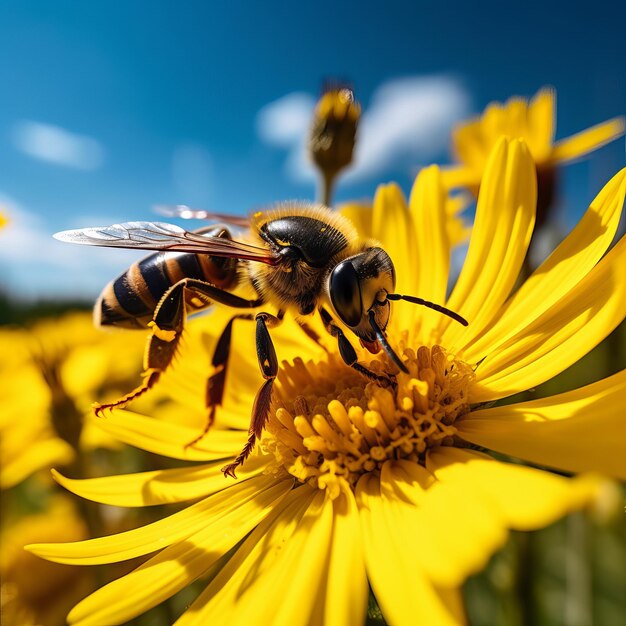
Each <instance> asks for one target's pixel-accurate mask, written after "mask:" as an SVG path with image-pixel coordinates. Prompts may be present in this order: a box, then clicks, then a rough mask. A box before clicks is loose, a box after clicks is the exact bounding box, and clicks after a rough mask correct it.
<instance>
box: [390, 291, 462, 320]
mask: <svg viewBox="0 0 626 626" xmlns="http://www.w3.org/2000/svg"><path fill="white" fill-rule="evenodd" d="M387 299H388V300H405V301H406V302H410V303H411V304H421V305H422V306H425V307H428V308H429V309H433V310H434V311H439V313H443V314H444V315H447V316H448V317H451V318H452V319H453V320H455V321H456V322H458V323H459V324H463V326H469V322H468V321H467V320H466V319H465V318H464V317H461V316H460V315H459V314H458V313H455V312H454V311H451V310H450V309H446V307H445V306H441V305H440V304H435V303H434V302H429V301H428V300H422V298H418V297H417V296H401V295H400V294H399V293H388V294H387Z"/></svg>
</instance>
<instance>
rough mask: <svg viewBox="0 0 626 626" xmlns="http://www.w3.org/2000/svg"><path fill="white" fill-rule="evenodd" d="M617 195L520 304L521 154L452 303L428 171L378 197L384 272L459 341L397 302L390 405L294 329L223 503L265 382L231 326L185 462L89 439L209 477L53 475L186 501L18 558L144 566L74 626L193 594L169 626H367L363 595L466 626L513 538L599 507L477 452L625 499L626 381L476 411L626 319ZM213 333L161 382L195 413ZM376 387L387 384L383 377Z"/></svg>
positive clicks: (529, 209) (166, 442) (165, 435)
mask: <svg viewBox="0 0 626 626" xmlns="http://www.w3.org/2000/svg"><path fill="white" fill-rule="evenodd" d="M625 192H626V170H624V171H622V172H620V173H619V174H617V175H616V176H615V177H614V178H613V179H612V180H611V181H609V183H607V185H606V186H605V187H604V189H603V190H602V191H601V192H600V193H599V194H598V196H597V198H596V199H595V200H594V202H593V203H592V204H591V206H590V207H589V209H588V211H587V212H586V214H585V215H584V216H583V218H582V220H581V222H580V223H579V225H578V226H577V227H576V228H575V229H574V230H573V231H572V233H571V234H570V235H569V236H568V237H567V238H566V239H565V240H564V241H563V242H562V243H561V245H560V246H559V247H558V248H557V249H556V250H555V251H554V253H553V254H552V255H551V256H550V257H549V258H548V259H547V260H546V261H545V262H544V264H543V265H542V266H541V267H540V268H538V270H537V271H536V272H535V273H534V274H533V275H532V276H531V277H530V278H529V279H528V281H527V282H526V283H525V284H524V285H523V286H522V287H521V288H520V289H518V290H517V291H516V292H514V293H512V290H513V287H514V285H515V282H516V279H517V277H518V274H519V272H520V268H521V266H522V262H523V259H524V257H525V254H526V248H527V246H528V244H529V241H530V237H531V233H532V230H533V225H534V221H535V205H536V175H535V166H534V163H533V161H532V158H531V156H530V153H529V150H528V149H527V147H526V146H525V144H524V143H523V142H522V141H518V140H514V141H508V140H505V139H502V140H500V141H499V142H498V143H497V145H496V147H495V148H494V150H493V152H492V154H491V156H490V158H489V161H488V163H487V166H486V168H485V174H484V178H483V180H482V183H481V189H480V195H479V198H478V206H477V211H476V221H475V226H474V229H473V231H472V235H471V239H470V243H469V250H468V254H467V259H466V261H465V265H464V267H463V269H462V271H461V274H460V276H459V278H458V280H457V282H456V285H455V287H454V289H453V290H452V292H451V294H450V297H449V298H447V299H446V290H447V283H448V270H449V262H450V261H449V260H450V242H449V236H448V234H447V228H446V223H447V219H448V216H447V212H446V202H445V194H444V191H443V186H442V184H441V180H440V173H439V170H438V169H437V168H436V167H431V168H427V169H425V170H424V171H422V172H421V173H420V175H419V177H418V179H417V181H416V183H415V187H414V189H413V192H412V194H411V200H410V202H409V204H408V206H407V203H406V202H405V200H404V198H403V197H402V195H401V193H400V192H399V190H398V189H397V187H395V186H393V185H390V186H384V187H381V188H380V189H379V190H378V192H377V194H376V196H375V199H374V204H373V209H372V220H371V225H370V229H371V231H370V233H371V235H372V236H374V237H376V238H377V239H378V240H380V242H381V243H382V245H383V246H384V247H385V249H386V250H387V251H388V252H389V253H390V254H391V256H392V258H393V261H394V264H395V267H396V272H397V278H398V292H399V293H414V294H419V296H420V297H423V298H425V299H428V300H431V301H435V302H441V303H444V302H445V304H446V306H448V307H449V308H451V309H453V310H456V311H457V312H458V313H460V314H461V315H463V316H464V317H465V318H466V319H468V320H469V321H470V324H469V326H468V327H467V328H464V327H461V326H460V325H456V324H454V323H453V322H452V321H451V320H449V319H448V318H445V317H442V316H441V315H438V314H437V313H436V312H434V311H431V310H426V309H422V308H419V307H415V306H411V305H410V304H408V303H397V304H396V305H395V308H394V312H393V316H392V321H391V323H390V325H389V326H388V335H389V340H390V342H391V343H392V345H394V346H396V347H398V348H400V353H401V354H402V355H403V356H402V358H403V361H404V363H405V365H406V367H407V368H408V370H409V373H408V374H404V373H399V374H397V386H396V387H394V388H383V387H380V386H378V385H377V384H374V383H368V384H364V380H363V379H362V378H361V377H360V376H359V375H358V374H357V373H355V372H354V371H353V370H352V369H350V368H348V367H346V366H345V365H343V364H342V363H341V361H340V359H339V357H338V355H337V353H336V347H334V346H333V344H332V343H331V342H328V344H327V348H326V349H324V348H322V347H320V346H319V345H317V344H316V343H315V342H313V341H311V340H310V339H309V338H308V337H306V336H305V335H304V334H303V333H302V331H301V330H300V329H299V328H298V327H297V326H296V325H295V323H293V322H290V321H286V322H285V324H284V325H283V326H282V327H280V328H278V329H276V330H275V332H274V331H273V336H274V343H275V345H276V350H277V354H278V355H279V358H282V359H286V361H285V362H283V365H282V367H281V371H280V374H279V378H278V382H277V384H276V394H275V397H274V400H273V403H272V407H271V412H270V418H269V423H268V426H267V430H266V431H265V432H264V434H263V437H262V439H261V441H260V443H259V444H258V445H257V448H256V451H255V453H254V454H253V456H252V457H251V458H250V459H249V460H248V461H247V462H246V463H245V464H244V466H243V467H242V468H240V470H239V471H238V479H237V480H236V481H235V482H233V481H231V480H230V479H225V478H224V476H223V475H222V473H221V471H220V468H221V467H222V466H223V465H224V464H225V462H228V461H230V460H232V459H234V457H235V456H236V455H237V454H238V453H239V451H240V449H241V446H242V444H243V443H244V441H245V440H246V438H247V433H246V431H247V428H248V423H249V417H250V407H251V405H252V402H253V399H254V396H255V393H256V391H257V389H258V387H259V384H260V382H261V381H260V376H259V374H258V369H257V363H256V358H255V355H254V350H252V349H251V346H252V345H253V340H254V339H253V337H254V331H253V328H251V326H252V325H249V324H248V325H246V323H245V322H243V321H242V322H241V326H240V327H238V329H237V332H236V333H234V334H233V340H234V343H233V346H232V354H233V355H236V358H234V359H233V365H232V367H231V368H230V373H229V378H228V384H227V392H226V398H225V400H224V406H223V409H222V410H221V411H220V412H218V415H217V420H216V428H215V430H213V431H211V432H210V433H209V435H208V436H206V437H205V438H204V439H202V440H201V441H200V442H198V443H197V444H196V445H195V446H194V447H192V448H187V447H186V444H187V443H188V442H189V441H191V440H193V439H194V438H195V437H196V435H197V428H194V427H192V426H190V425H185V424H183V423H180V421H179V423H173V422H169V421H166V420H163V419H158V420H156V419H153V418H150V417H147V416H145V415H141V414H139V413H134V412H131V411H121V410H116V411H114V412H113V413H112V414H111V415H110V417H108V418H107V419H103V420H99V421H98V424H99V425H100V426H101V427H102V428H103V429H104V430H105V431H106V432H108V433H109V434H111V435H113V436H115V437H117V438H118V439H120V440H121V441H123V442H126V443H128V444H130V445H134V446H137V447H139V448H142V449H144V450H148V451H150V452H153V453H156V454H161V455H164V456H168V457H172V458H175V459H181V460H186V461H201V462H202V463H201V464H198V465H193V466H185V467H181V468H179V469H172V470H155V471H150V472H144V473H137V474H128V475H121V476H114V477H107V478H98V479H90V480H82V481H81V480H72V479H68V478H64V477H63V476H60V475H58V474H57V480H58V481H59V482H60V483H61V484H63V485H64V486H66V487H67V488H68V489H69V490H71V491H73V492H74V493H77V494H79V495H81V496H83V497H85V498H88V499H90V500H94V501H96V502H102V503H105V504H111V505H115V506H125V507H143V506H151V505H156V504H163V503H180V502H186V501H192V502H193V503H192V504H190V505H189V506H188V507H187V508H184V509H182V510H179V511H178V512H176V513H174V514H172V515H170V516H169V517H166V518H163V519H161V520H159V521H157V522H154V523H152V524H149V525H147V526H144V527H141V528H137V529H135V530H131V531H127V532H124V533H120V534H117V535H111V536H108V537H102V538H98V539H92V540H88V541H83V542H74V543H67V544H56V545H55V544H39V545H33V546H30V548H29V549H30V550H31V551H32V552H34V553H35V554H37V555H39V556H42V557H44V558H47V559H49V560H52V561H58V562H60V563H67V564H75V565H92V564H102V563H111V562H117V561H123V560H126V559H130V558H134V557H137V556H142V555H149V554H151V553H153V552H156V554H155V555H154V556H151V557H150V558H148V560H147V561H146V562H145V563H144V564H143V565H141V566H139V567H138V568H136V569H135V570H134V571H132V572H130V573H129V574H127V575H126V576H123V577H121V578H119V579H117V580H115V581H113V582H111V583H109V584H108V585H106V586H104V587H102V588H101V589H99V590H98V591H96V592H95V593H93V594H92V595H90V596H89V597H87V598H86V599H85V600H83V601H82V602H80V603H79V604H78V605H77V606H76V607H75V608H74V609H73V610H72V611H71V612H70V614H69V617H68V619H69V621H70V623H72V624H81V625H82V626H87V625H90V624H91V625H94V626H101V625H102V624H120V623H124V622H126V621H127V620H129V619H132V618H133V617H134V616H136V615H139V614H141V613H142V612H144V611H146V610H148V609H149V608H151V607H153V606H155V605H157V604H159V603H160V602H162V601H164V600H166V599H167V598H169V597H170V596H172V595H173V594H175V593H176V592H177V591H179V590H181V589H183V588H184V587H186V586H187V585H189V584H190V583H191V582H193V581H194V580H196V579H197V578H200V577H207V583H206V588H205V590H204V591H203V592H202V593H201V594H200V596H199V597H198V598H197V599H196V601H195V602H193V604H192V605H191V606H190V607H189V609H188V610H187V611H186V612H185V613H184V614H183V615H182V616H181V617H180V618H179V620H178V621H177V622H176V624H177V625H178V626H189V625H191V624H197V625H204V624H211V623H228V624H233V625H236V624H242V625H243V624H246V625H247V624H250V623H259V624H263V623H272V624H286V625H289V626H293V625H298V624H302V625H304V624H322V623H324V624H337V625H343V624H360V623H363V621H364V617H365V611H366V605H367V595H368V582H369V585H371V587H372V589H373V591H374V594H375V596H376V599H377V601H378V603H379V605H380V607H381V609H382V611H383V614H384V616H385V619H386V620H387V621H388V622H389V623H393V624H407V625H409V624H410V625H413V624H416V623H422V624H461V623H464V620H465V618H464V613H463V608H462V601H461V595H460V591H459V588H460V585H461V584H462V583H463V582H464V580H465V579H466V578H467V576H469V575H470V574H472V573H474V572H476V571H478V570H479V569H481V568H482V567H483V566H484V565H485V563H486V562H487V560H488V559H489V557H490V555H491V554H492V553H493V552H494V551H495V550H496V549H497V548H498V547H500V546H501V545H502V544H503V543H504V541H505V539H506V536H507V533H508V530H509V529H518V530H531V529H535V528H539V527H542V526H544V525H546V524H549V523H550V522H552V521H553V520H555V519H557V518H558V517H560V516H562V515H563V514H565V513H566V512H567V511H570V510H572V509H576V508H580V507H582V506H585V505H586V504H588V503H590V502H592V501H593V500H594V499H595V497H596V495H597V493H598V487H599V485H600V483H599V482H598V480H597V479H593V478H590V477H586V476H582V477H579V478H573V479H567V478H564V477H560V476H556V475H553V474H551V473H549V472H545V471H542V470H538V469H533V468H530V467H525V466H522V465H518V464H508V463H503V462H500V461H497V460H495V459H494V458H492V457H490V456H488V455H487V454H484V453H482V452H478V451H476V450H475V449H474V448H473V447H472V445H471V443H475V444H478V445H480V446H485V447H486V448H489V449H492V450H495V451H498V452H503V453H505V454H513V455H515V456H516V457H519V458H521V459H525V460H528V461H531V462H534V463H537V464H540V465H542V466H547V467H553V468H557V469H560V470H565V471H568V472H574V473H579V472H580V473H583V472H589V471H591V472H594V471H595V472H602V473H604V474H606V475H609V476H615V477H620V478H626V461H625V457H624V455H623V450H624V447H625V445H626V436H625V435H626V432H625V429H624V422H623V419H621V418H622V415H621V413H622V412H623V400H622V398H623V393H624V387H625V385H626V372H621V373H619V374H616V375H615V376H613V377H611V378H609V379H607V380H604V381H600V382H598V383H594V384H592V385H589V386H587V387H584V388H582V389H577V390H575V391H572V392H568V393H564V394H561V395H559V396H555V397H552V398H547V399H541V400H536V401H533V402H529V403H522V404H510V405H508V406H503V407H493V408H488V404H489V403H492V402H493V401H495V400H498V399H500V398H504V397H506V396H510V395H512V394H515V393H518V392H520V391H523V390H526V389H528V388H532V387H535V386H536V385H539V384H540V383H542V382H543V381H546V380H548V379H550V378H552V377H553V376H555V375H556V374H558V373H559V372H561V371H563V370H564V369H566V368H567V367H568V366H569V365H571V364H573V363H574V362H576V361H577V360H578V359H579V358H580V357H582V356H583V355H584V354H586V353H587V352H588V351H589V350H590V349H592V348H593V347H594V346H595V345H596V344H597V343H598V342H600V341H601V340H602V339H603V338H604V337H605V336H606V335H607V334H609V333H610V332H611V331H612V329H613V328H615V327H616V325H617V324H619V323H620V322H621V321H622V320H623V318H624V315H625V313H626V275H625V274H626V240H624V239H622V240H620V241H619V242H618V243H617V245H615V246H614V247H613V248H612V249H611V250H610V251H609V252H608V253H607V254H606V255H605V253H606V251H607V249H608V248H609V246H610V244H611V242H612V240H613V237H614V235H615V232H616V230H617V226H618V222H619V219H620V215H621V209H622V205H623V201H624V195H625ZM493 207H498V210H497V211H494V210H493ZM223 315H224V312H223V311H221V310H218V311H216V312H215V314H213V315H210V316H208V317H206V318H201V319H198V320H196V321H195V322H191V323H190V324H189V326H188V336H187V342H186V348H185V351H184V352H183V353H182V354H181V359H180V362H179V364H178V366H177V368H175V369H174V370H173V371H172V372H171V374H169V375H168V376H167V378H165V379H164V381H163V384H164V385H168V384H169V385H170V388H171V393H172V395H174V396H176V397H179V398H180V401H181V403H182V404H183V405H184V407H185V409H184V412H185V413H189V412H193V411H195V412H196V413H197V415H198V416H201V415H202V413H203V406H204V398H203V393H204V389H205V384H204V383H205V381H206V377H207V375H208V372H207V366H206V364H207V363H208V362H209V358H208V354H211V348H212V346H214V345H215V342H216V340H217V336H219V333H220V331H221V329H222V328H223V325H222V324H221V319H222V317H223ZM361 357H362V358H363V359H365V358H366V354H365V353H362V354H361ZM369 367H370V368H371V369H372V370H377V371H379V372H389V373H392V372H395V370H394V369H393V366H392V365H391V364H390V363H389V362H388V361H387V359H386V358H384V357H381V356H379V357H374V358H373V359H372V360H371V362H370V363H369ZM158 416H159V417H160V418H162V417H163V415H162V414H161V412H160V411H159V412H158Z"/></svg>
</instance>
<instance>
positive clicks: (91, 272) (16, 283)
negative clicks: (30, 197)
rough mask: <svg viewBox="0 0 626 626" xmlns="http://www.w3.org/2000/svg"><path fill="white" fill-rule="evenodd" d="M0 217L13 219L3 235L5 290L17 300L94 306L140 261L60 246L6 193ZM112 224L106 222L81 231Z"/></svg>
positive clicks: (0, 272)
mask: <svg viewBox="0 0 626 626" xmlns="http://www.w3.org/2000/svg"><path fill="white" fill-rule="evenodd" d="M0 211H1V212H2V213H3V214H4V215H6V216H7V218H8V224H7V225H6V226H5V227H4V228H2V229H1V230H0V286H1V287H2V289H3V290H4V291H8V293H9V294H10V295H11V296H13V297H19V298H43V297H45V298H54V297H57V298H61V297H74V298H84V299H85V300H89V299H93V300H95V299H96V297H97V296H98V294H99V293H100V291H101V290H102V288H103V287H104V286H105V285H106V284H107V283H108V282H109V281H110V280H111V279H113V278H115V277H116V276H117V275H118V274H120V273H121V272H122V271H123V270H124V269H125V268H126V267H128V266H129V265H130V264H131V263H132V262H133V261H134V260H136V259H137V258H138V255H137V252H136V251H132V250H113V249H105V248H92V249H89V248H85V247H84V246H73V245H69V244H64V243H63V242H61V241H57V240H56V239H53V238H52V232H51V230H50V229H49V228H47V227H46V226H45V224H44V223H43V220H42V219H41V218H40V217H39V216H37V215H36V214H34V213H32V212H30V211H26V210H25V209H24V208H22V207H20V206H19V205H18V203H16V202H15V201H14V200H13V199H11V198H9V197H8V196H6V195H4V194H2V193H0ZM109 223H110V219H105V220H104V221H95V222H89V223H82V224H80V226H97V225H99V224H109ZM70 226H78V225H76V224H72V225H70Z"/></svg>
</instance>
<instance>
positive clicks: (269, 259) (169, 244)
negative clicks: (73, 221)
mask: <svg viewBox="0 0 626 626" xmlns="http://www.w3.org/2000/svg"><path fill="white" fill-rule="evenodd" d="M54 238H55V239H59V240H60V241H67V242H69V243H78V244H82V245H87V246H101V247H105V248H135V249H141V250H171V251H175V252H192V253H195V254H210V255H213V256H220V257H230V258H237V259H246V260H249V261H259V262H260V263H266V264H268V265H277V264H278V263H279V262H280V259H281V257H280V256H279V255H276V254H273V253H272V252H271V251H270V250H267V249H265V248H259V247H258V246H253V245H251V244H248V243H244V242H241V241H233V240H231V239H225V238H223V237H213V236H211V235H206V234H200V233H192V232H189V231H188V230H185V229H184V228H181V227H180V226H175V225H174V224H166V223H165V222H125V223H123V224H113V226H95V227H93V228H79V229H77V230H64V231H62V232H60V233H56V234H55V235H54Z"/></svg>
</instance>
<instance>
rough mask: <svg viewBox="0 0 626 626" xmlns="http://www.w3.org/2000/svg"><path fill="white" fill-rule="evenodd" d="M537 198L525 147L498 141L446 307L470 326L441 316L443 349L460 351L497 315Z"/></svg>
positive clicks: (519, 257)
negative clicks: (464, 256)
mask: <svg viewBox="0 0 626 626" xmlns="http://www.w3.org/2000/svg"><path fill="white" fill-rule="evenodd" d="M536 198H537V182H536V173H535V167H534V164H533V161H532V158H531V156H530V153H529V152H528V149H527V148H526V146H525V144H524V143H523V142H520V141H517V140H514V141H510V142H509V141H508V140H506V139H501V140H500V141H499V142H498V143H497V145H496V147H495V148H494V150H493V152H492V154H491V157H490V159H489V163H488V165H487V169H486V172H485V177H484V179H483V182H482V184H481V189H480V194H479V198H478V206H477V208H476V219H475V222H474V228H473V230H472V236H471V238H470V243H469V249H468V252H467V258H466V260H465V263H464V265H463V269H462V270H461V274H460V276H459V279H458V281H457V283H456V285H455V287H454V289H453V290H452V294H451V295H450V299H449V300H448V302H447V305H446V306H448V307H449V308H450V309H452V310H453V311H456V312H458V313H460V314H461V315H462V316H463V317H465V319H467V320H468V321H469V326H468V327H467V328H464V327H462V326H461V325H459V324H456V323H453V322H452V321H451V320H449V318H443V319H442V320H441V323H440V328H441V329H442V330H443V329H445V331H444V332H443V335H442V339H441V342H442V343H443V345H446V346H448V347H454V346H457V347H458V348H460V347H462V346H463V345H465V344H467V343H468V342H470V341H471V339H472V338H473V337H476V336H477V335H478V334H479V333H480V332H481V331H482V330H483V329H484V328H485V327H486V326H487V325H488V324H489V322H491V320H492V319H493V318H494V316H495V315H496V314H497V313H498V311H499V309H500V307H501V306H502V304H503V303H504V301H505V300H506V298H507V297H508V295H509V293H510V291H511V289H512V288H513V285H514V284H515V281H516V280H517V276H518V274H519V271H520V268H521V266H522V262H523V260H524V256H525V254H526V250H527V248H528V244H529V242H530V236H531V233H532V228H533V225H534V221H535V204H536ZM496 207H497V209H496Z"/></svg>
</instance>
